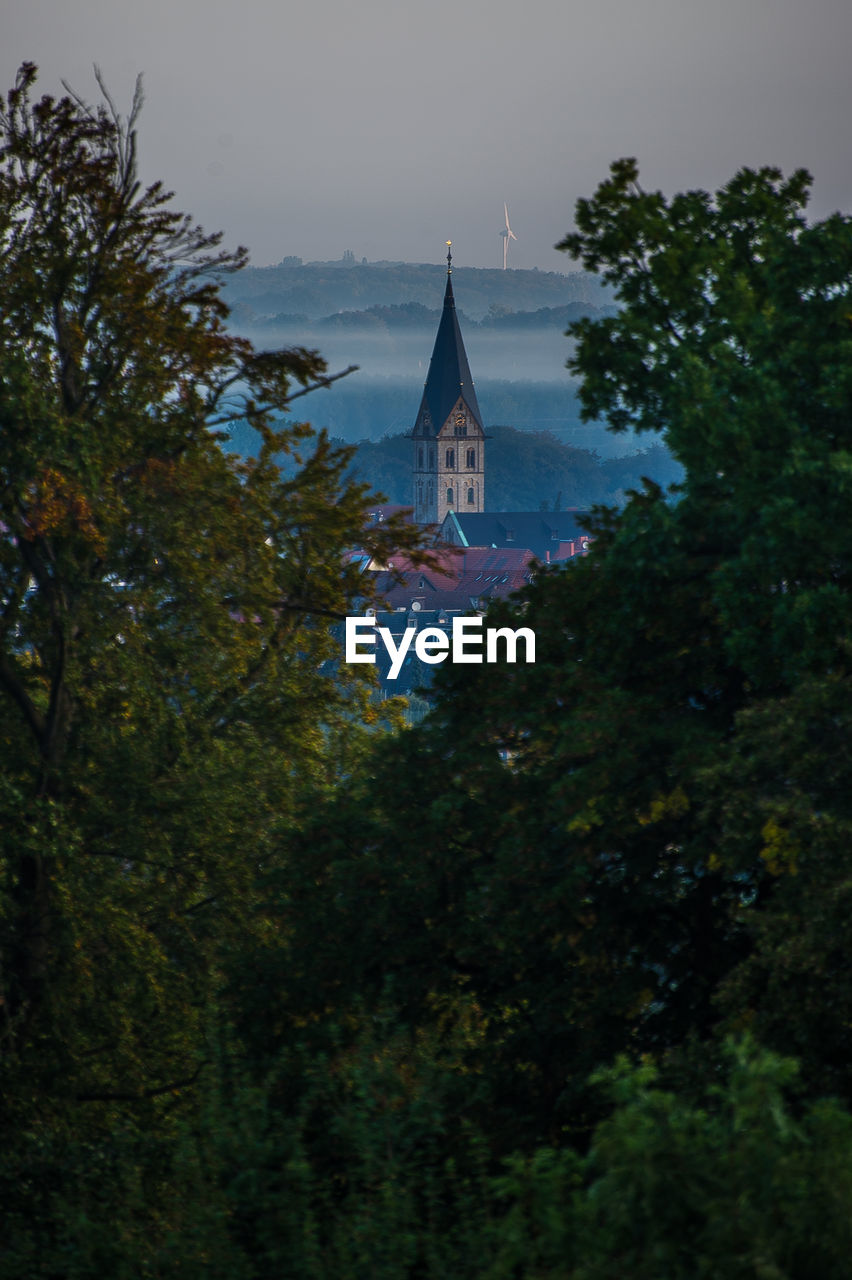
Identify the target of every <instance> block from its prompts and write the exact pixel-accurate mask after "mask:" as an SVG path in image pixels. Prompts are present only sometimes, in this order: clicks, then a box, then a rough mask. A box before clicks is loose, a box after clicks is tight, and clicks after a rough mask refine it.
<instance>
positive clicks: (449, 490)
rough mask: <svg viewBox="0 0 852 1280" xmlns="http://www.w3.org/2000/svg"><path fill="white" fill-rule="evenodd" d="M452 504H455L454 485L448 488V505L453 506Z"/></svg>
mask: <svg viewBox="0 0 852 1280" xmlns="http://www.w3.org/2000/svg"><path fill="white" fill-rule="evenodd" d="M452 505H453V488H452V485H450V487H449V489H448V490H447V506H448V507H451V506H452Z"/></svg>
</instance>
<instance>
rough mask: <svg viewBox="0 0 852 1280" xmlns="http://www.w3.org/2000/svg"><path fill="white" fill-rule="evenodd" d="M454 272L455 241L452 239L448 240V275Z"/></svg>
mask: <svg viewBox="0 0 852 1280" xmlns="http://www.w3.org/2000/svg"><path fill="white" fill-rule="evenodd" d="M452 273H453V242H452V240H448V241H447V275H448V276H449V275H452Z"/></svg>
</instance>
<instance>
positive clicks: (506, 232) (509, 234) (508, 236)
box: [500, 201, 518, 271]
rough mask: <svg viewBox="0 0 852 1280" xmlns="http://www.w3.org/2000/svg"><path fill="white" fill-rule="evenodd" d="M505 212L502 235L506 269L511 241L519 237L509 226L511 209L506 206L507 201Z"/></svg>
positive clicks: (504, 268)
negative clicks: (504, 224)
mask: <svg viewBox="0 0 852 1280" xmlns="http://www.w3.org/2000/svg"><path fill="white" fill-rule="evenodd" d="M503 213H504V214H505V215H506V226H505V227H504V228H503V230H502V231H501V232H500V235H501V236H502V237H503V270H504V271H505V270H506V258H507V257H508V254H509V241H510V240H517V238H518V237H517V236H516V235H515V233H514V231H513V230H512V228H511V227H510V226H509V210H508V209H507V207H506V202H505V201H504V202H503Z"/></svg>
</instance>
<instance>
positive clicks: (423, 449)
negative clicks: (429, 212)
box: [411, 253, 486, 524]
mask: <svg viewBox="0 0 852 1280" xmlns="http://www.w3.org/2000/svg"><path fill="white" fill-rule="evenodd" d="M411 437H412V440H413V443H414V467H413V470H414V519H415V520H416V521H417V523H418V524H440V523H441V521H442V520H443V519H444V517H445V516H446V514H447V512H448V511H459V512H476V511H484V510H485V438H486V437H485V431H484V429H483V426H482V417H481V414H480V412H479V405H478V404H477V401H476V392H475V390H474V387H473V379H472V378H471V376H470V366H469V364H468V362H467V354H466V352H465V349H464V343H463V342H462V336H461V330H460V328H459V322H458V317H457V315H456V304H455V299H454V297H453V260H452V256H451V253H448V254H447V287H446V290H445V291H444V309H443V311H442V313H441V320H440V323H439V324H438V333H437V336H436V338H435V346H434V349H433V351H432V359H431V360H430V362H429V374H428V376H427V378H426V385H425V387H424V388H423V399H422V400H421V401H420V410H419V412H418V414H417V420H416V421H415V424H414V430H413V431H412V433H411Z"/></svg>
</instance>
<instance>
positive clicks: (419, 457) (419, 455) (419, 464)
mask: <svg viewBox="0 0 852 1280" xmlns="http://www.w3.org/2000/svg"><path fill="white" fill-rule="evenodd" d="M417 469H418V471H422V470H423V445H422V444H421V446H420V448H419V449H418V450H417Z"/></svg>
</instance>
